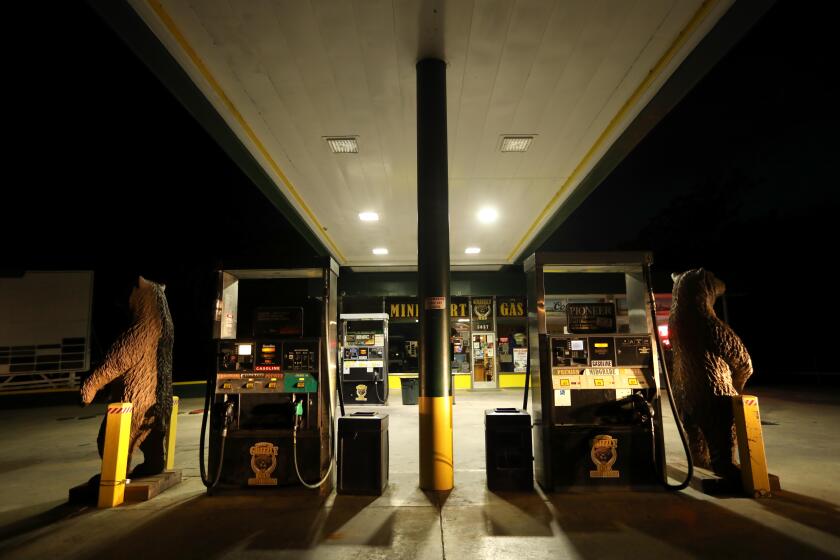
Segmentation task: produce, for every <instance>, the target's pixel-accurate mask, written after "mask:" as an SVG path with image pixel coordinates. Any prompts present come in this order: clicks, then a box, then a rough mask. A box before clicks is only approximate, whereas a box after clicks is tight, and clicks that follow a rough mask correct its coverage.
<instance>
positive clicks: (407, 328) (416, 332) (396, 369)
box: [385, 298, 420, 374]
mask: <svg viewBox="0 0 840 560" xmlns="http://www.w3.org/2000/svg"><path fill="white" fill-rule="evenodd" d="M385 312H386V313H388V315H389V317H390V320H389V323H388V371H389V373H392V374H399V373H418V372H419V371H420V361H419V348H418V344H419V341H420V309H419V306H418V304H417V299H416V298H386V299H385Z"/></svg>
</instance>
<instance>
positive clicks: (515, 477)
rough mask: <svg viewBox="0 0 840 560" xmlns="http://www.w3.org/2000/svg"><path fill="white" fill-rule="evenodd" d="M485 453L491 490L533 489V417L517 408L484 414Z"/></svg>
mask: <svg viewBox="0 0 840 560" xmlns="http://www.w3.org/2000/svg"><path fill="white" fill-rule="evenodd" d="M484 452H485V458H486V461H487V487H488V488H489V489H490V490H502V491H504V490H530V489H532V488H533V487H534V462H533V461H534V457H533V447H532V445H531V415H530V414H528V412H526V411H524V410H520V409H518V408H494V409H492V410H486V411H485V412H484Z"/></svg>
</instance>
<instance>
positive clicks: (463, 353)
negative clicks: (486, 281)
mask: <svg viewBox="0 0 840 560" xmlns="http://www.w3.org/2000/svg"><path fill="white" fill-rule="evenodd" d="M449 334H450V343H451V347H450V356H451V359H452V368H451V369H452V373H470V356H471V355H472V353H471V352H470V300H469V298H466V297H453V298H451V300H450V304H449Z"/></svg>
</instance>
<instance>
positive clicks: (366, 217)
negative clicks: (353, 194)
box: [359, 212, 379, 222]
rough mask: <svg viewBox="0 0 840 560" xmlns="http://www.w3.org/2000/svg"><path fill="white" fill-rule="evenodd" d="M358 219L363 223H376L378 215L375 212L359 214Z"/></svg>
mask: <svg viewBox="0 0 840 560" xmlns="http://www.w3.org/2000/svg"><path fill="white" fill-rule="evenodd" d="M359 219H360V220H362V221H363V222H378V221H379V214H377V213H376V212H359Z"/></svg>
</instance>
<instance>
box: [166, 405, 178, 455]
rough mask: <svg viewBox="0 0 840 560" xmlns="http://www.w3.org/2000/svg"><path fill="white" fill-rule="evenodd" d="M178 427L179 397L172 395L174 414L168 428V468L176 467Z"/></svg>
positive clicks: (170, 418)
mask: <svg viewBox="0 0 840 560" xmlns="http://www.w3.org/2000/svg"><path fill="white" fill-rule="evenodd" d="M177 429H178V397H172V415H171V416H170V417H169V426H168V427H167V429H166V470H168V471H171V470H173V469H175V435H176V434H175V432H176V431H177Z"/></svg>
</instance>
